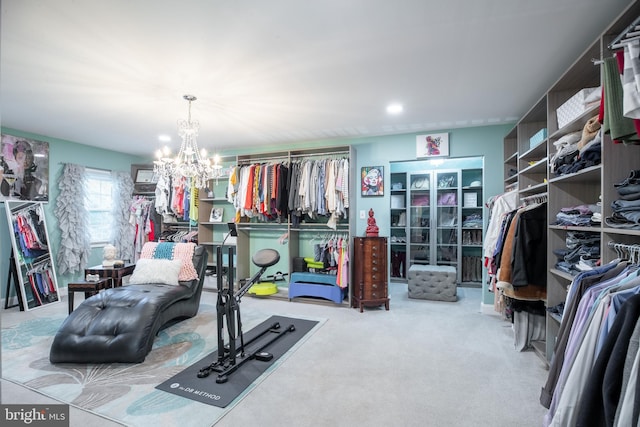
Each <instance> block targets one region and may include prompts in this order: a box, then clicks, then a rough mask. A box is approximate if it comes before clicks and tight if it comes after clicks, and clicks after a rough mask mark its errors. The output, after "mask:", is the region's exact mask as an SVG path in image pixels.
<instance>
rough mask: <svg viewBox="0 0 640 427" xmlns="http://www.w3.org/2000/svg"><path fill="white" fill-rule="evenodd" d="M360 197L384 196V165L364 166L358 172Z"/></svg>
mask: <svg viewBox="0 0 640 427" xmlns="http://www.w3.org/2000/svg"><path fill="white" fill-rule="evenodd" d="M360 188H361V193H362V197H369V196H384V166H364V167H363V168H362V171H361V174H360Z"/></svg>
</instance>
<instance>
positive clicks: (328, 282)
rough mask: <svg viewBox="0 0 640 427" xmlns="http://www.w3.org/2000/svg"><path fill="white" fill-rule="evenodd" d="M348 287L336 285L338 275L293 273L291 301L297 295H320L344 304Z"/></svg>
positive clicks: (290, 288) (290, 291)
mask: <svg viewBox="0 0 640 427" xmlns="http://www.w3.org/2000/svg"><path fill="white" fill-rule="evenodd" d="M345 292H346V289H343V288H341V287H340V286H338V285H336V276H335V275H332V274H322V273H300V272H296V273H291V280H290V281H289V301H291V300H292V299H293V298H296V297H318V298H324V299H328V300H331V301H333V302H335V303H336V304H342V301H343V300H344V297H345Z"/></svg>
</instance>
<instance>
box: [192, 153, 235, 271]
mask: <svg viewBox="0 0 640 427" xmlns="http://www.w3.org/2000/svg"><path fill="white" fill-rule="evenodd" d="M235 161H236V157H235V156H227V157H222V158H221V159H220V165H221V166H222V175H221V176H220V177H218V178H214V179H212V180H210V181H209V182H208V183H207V188H201V189H199V191H198V244H199V245H201V246H203V247H205V248H206V250H207V252H208V254H209V256H208V258H207V268H209V269H212V270H214V271H215V272H216V273H217V272H218V266H217V265H216V262H217V261H216V248H217V247H218V246H220V245H221V244H222V242H223V240H224V238H225V236H226V234H227V233H228V232H229V228H228V226H227V222H233V219H234V217H235V211H234V209H233V206H232V205H231V203H230V202H229V201H228V200H227V187H228V184H229V168H230V167H231V166H232V165H233V164H235ZM214 208H215V209H221V210H222V211H221V212H222V217H221V218H220V221H211V210H212V209H214ZM224 244H225V248H227V247H233V246H234V240H233V239H227V240H226V241H225V243H224ZM227 254H228V252H227V251H226V250H225V251H224V254H223V255H224V256H223V259H224V262H225V265H224V266H223V267H226V266H228V262H229V260H228V259H227V258H228V255H227Z"/></svg>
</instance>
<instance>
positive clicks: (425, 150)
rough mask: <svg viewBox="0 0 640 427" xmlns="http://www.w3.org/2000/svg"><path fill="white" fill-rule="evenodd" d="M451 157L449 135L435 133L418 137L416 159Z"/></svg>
mask: <svg viewBox="0 0 640 427" xmlns="http://www.w3.org/2000/svg"><path fill="white" fill-rule="evenodd" d="M448 155H449V134H448V133H433V134H429V135H418V136H416V157H417V158H425V157H426V158H429V157H443V156H448Z"/></svg>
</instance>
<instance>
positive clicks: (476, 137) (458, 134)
mask: <svg viewBox="0 0 640 427" xmlns="http://www.w3.org/2000/svg"><path fill="white" fill-rule="evenodd" d="M513 126H514V124H507V125H496V126H481V127H473V128H461V129H449V130H448V129H443V130H438V131H430V132H417V133H407V134H396V135H386V136H373V137H365V138H349V139H341V140H331V141H312V142H306V143H297V144H281V145H278V146H272V147H260V150H259V152H262V153H269V152H273V151H286V150H295V149H305V148H320V147H332V146H345V145H353V146H354V148H355V150H356V164H355V165H352V171H353V173H356V174H359V173H360V168H362V167H364V166H384V180H385V181H384V182H385V194H384V196H382V197H362V196H361V195H360V193H359V192H358V195H357V196H356V206H355V207H352V208H351V209H352V212H351V215H356V218H358V219H357V223H356V230H355V235H357V236H364V235H365V229H366V227H367V221H366V219H360V216H359V212H360V211H361V210H364V211H365V213H366V212H368V211H369V209H373V211H374V213H375V218H376V224H377V225H378V227H379V229H380V235H381V236H389V207H390V205H391V202H390V198H389V196H390V194H389V191H388V189H389V185H390V162H398V161H405V160H416V135H422V134H425V133H444V132H447V133H449V157H452V158H455V157H474V156H480V157H483V158H484V197H485V201H486V200H488V199H489V198H490V197H491V196H495V195H497V194H501V193H502V192H503V191H504V177H503V170H504V153H503V145H504V137H505V135H507V133H509V131H511V129H513ZM256 151H257V150H256V149H255V148H254V149H243V150H235V151H225V152H224V153H223V154H224V155H238V154H253V153H256ZM355 191H357V189H356V190H355ZM365 216H366V215H365ZM485 216H486V217H487V218H488V213H486V215H485ZM301 249H302V248H301ZM482 293H483V296H482V302H483V303H484V304H493V294H492V293H491V292H488V290H487V288H486V284H483V292H482Z"/></svg>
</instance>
